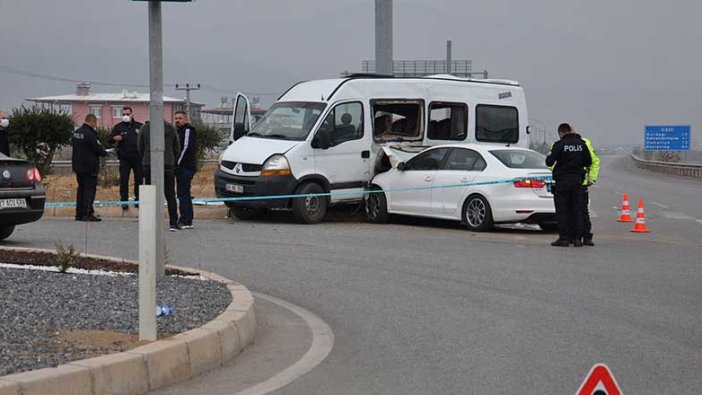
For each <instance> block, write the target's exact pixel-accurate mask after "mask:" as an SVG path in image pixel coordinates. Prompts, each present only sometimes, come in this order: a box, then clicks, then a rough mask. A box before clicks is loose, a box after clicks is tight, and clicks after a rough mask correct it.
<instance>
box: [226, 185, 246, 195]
mask: <svg viewBox="0 0 702 395" xmlns="http://www.w3.org/2000/svg"><path fill="white" fill-rule="evenodd" d="M227 192H232V193H244V186H243V185H239V184H227Z"/></svg>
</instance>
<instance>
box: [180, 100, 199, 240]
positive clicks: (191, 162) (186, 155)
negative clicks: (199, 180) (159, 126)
mask: <svg viewBox="0 0 702 395" xmlns="http://www.w3.org/2000/svg"><path fill="white" fill-rule="evenodd" d="M175 124H176V127H177V128H178V141H179V142H180V155H179V156H178V163H177V168H176V180H177V181H178V188H177V194H178V203H179V205H180V219H179V220H178V223H179V225H180V227H181V228H183V229H192V228H193V199H192V196H191V193H190V186H191V184H192V180H193V176H194V175H195V172H196V171H197V131H196V130H195V128H194V127H193V126H192V125H190V124H189V123H188V116H187V114H186V113H185V111H177V112H176V113H175Z"/></svg>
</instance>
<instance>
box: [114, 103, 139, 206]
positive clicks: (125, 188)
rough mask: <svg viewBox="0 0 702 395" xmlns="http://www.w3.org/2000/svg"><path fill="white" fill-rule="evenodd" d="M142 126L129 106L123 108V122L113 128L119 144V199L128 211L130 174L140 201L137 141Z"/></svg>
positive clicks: (135, 193) (115, 138) (136, 197)
mask: <svg viewBox="0 0 702 395" xmlns="http://www.w3.org/2000/svg"><path fill="white" fill-rule="evenodd" d="M141 127H142V124H141V123H139V122H137V121H136V120H135V119H134V111H133V110H132V108H131V107H129V106H124V107H122V122H120V123H118V124H117V125H115V126H114V127H113V128H112V134H111V135H110V137H112V140H113V141H115V142H116V143H117V158H119V197H120V200H121V201H122V202H125V203H123V204H122V210H128V209H129V205H128V204H126V202H128V201H129V174H130V173H131V172H134V198H135V199H136V200H139V185H140V184H141V183H142V181H143V177H142V166H141V158H140V157H139V148H138V147H137V140H138V139H139V129H140V128H141Z"/></svg>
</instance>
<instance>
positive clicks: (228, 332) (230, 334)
mask: <svg viewBox="0 0 702 395" xmlns="http://www.w3.org/2000/svg"><path fill="white" fill-rule="evenodd" d="M200 328H201V329H202V330H206V331H213V332H216V333H217V334H218V336H219V344H220V347H221V350H222V363H223V364H224V363H225V362H227V361H229V360H230V359H232V358H234V357H235V356H236V355H238V354H239V353H240V352H241V349H242V348H243V347H242V346H241V343H240V342H239V331H238V330H237V329H236V326H234V324H233V323H231V322H227V321H210V322H209V323H207V324H205V325H203V326H201V327H200Z"/></svg>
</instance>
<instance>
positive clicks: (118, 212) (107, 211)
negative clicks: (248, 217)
mask: <svg viewBox="0 0 702 395" xmlns="http://www.w3.org/2000/svg"><path fill="white" fill-rule="evenodd" d="M193 212H194V214H195V215H194V217H195V219H196V220H198V219H223V218H224V217H226V215H227V207H226V206H198V205H193ZM95 213H96V214H98V215H100V216H101V217H103V218H138V217H139V215H138V214H139V210H138V209H135V208H134V207H133V206H130V207H129V210H126V211H125V210H122V208H121V207H117V206H113V207H95ZM163 213H164V215H166V216H167V215H168V211H167V210H166V209H165V208H164V209H163ZM75 215H76V209H75V207H45V208H44V217H64V218H74V217H75ZM0 395H1V393H0Z"/></svg>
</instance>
